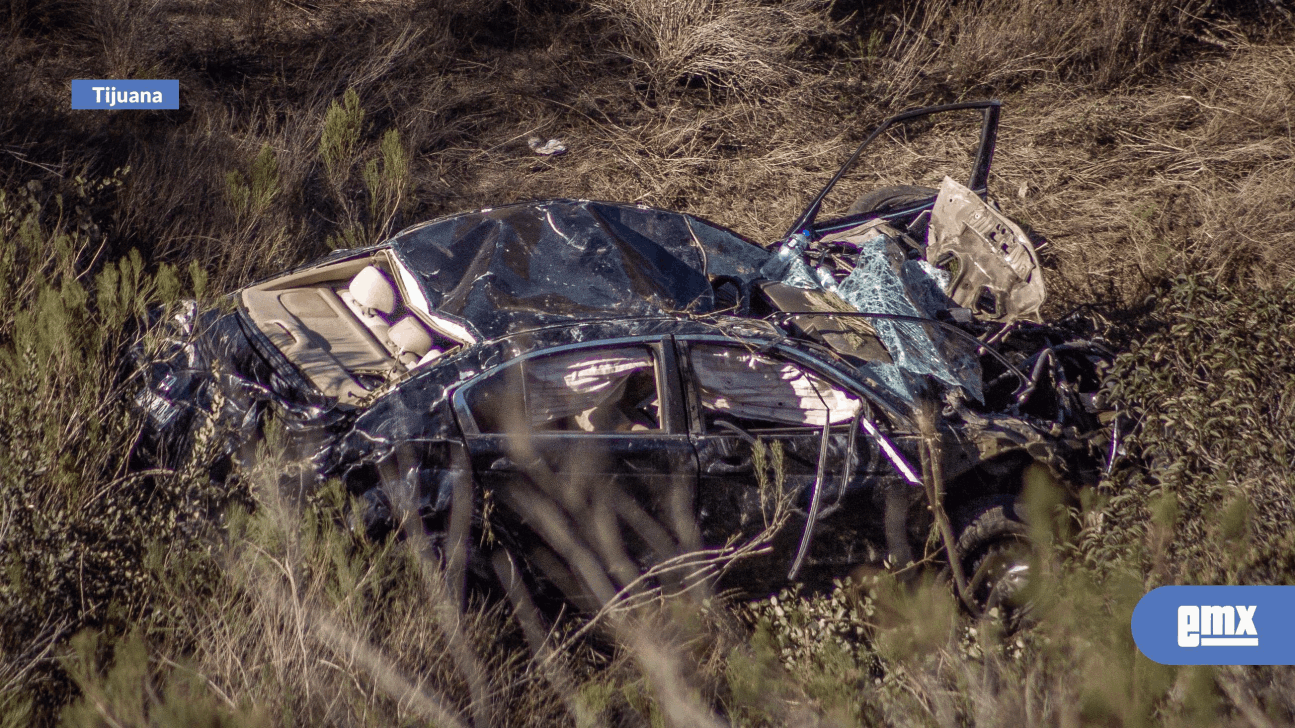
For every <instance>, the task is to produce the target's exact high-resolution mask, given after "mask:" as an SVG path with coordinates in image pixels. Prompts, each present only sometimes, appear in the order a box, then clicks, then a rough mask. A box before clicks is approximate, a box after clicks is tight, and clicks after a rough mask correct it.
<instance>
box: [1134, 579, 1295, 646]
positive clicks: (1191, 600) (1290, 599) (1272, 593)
mask: <svg viewBox="0 0 1295 728" xmlns="http://www.w3.org/2000/svg"><path fill="white" fill-rule="evenodd" d="M1292 613H1295V586H1162V587H1160V588H1159V589H1154V590H1152V591H1151V593H1149V594H1147V595H1146V596H1144V597H1142V599H1141V601H1139V602H1138V606H1137V607H1136V608H1135V609H1134V610H1133V620H1132V625H1131V626H1132V629H1133V641H1134V642H1136V643H1137V645H1138V649H1139V650H1141V651H1142V654H1144V655H1146V656H1147V657H1149V658H1151V659H1152V660H1155V661H1156V662H1159V663H1161V664H1165V665H1295V625H1293V624H1292V622H1291V620H1287V619H1282V618H1281V615H1284V614H1292ZM1260 635H1262V636H1263V640H1262V641H1261V640H1260V639H1259V637H1260ZM1201 648H1209V649H1201Z"/></svg>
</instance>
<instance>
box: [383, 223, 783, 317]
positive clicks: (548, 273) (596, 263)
mask: <svg viewBox="0 0 1295 728" xmlns="http://www.w3.org/2000/svg"><path fill="white" fill-rule="evenodd" d="M390 245H391V248H392V250H393V251H394V252H395V254H396V255H397V256H398V257H399V259H400V261H401V263H403V264H404V265H405V267H406V268H408V270H409V271H410V272H411V273H412V274H413V275H414V277H415V278H417V280H418V283H419V287H420V288H421V289H422V291H423V293H424V294H425V295H426V298H427V304H428V306H429V307H430V308H431V309H433V310H435V311H436V312H437V313H439V314H441V315H443V316H448V317H451V318H454V319H456V320H458V321H459V322H461V323H462V324H463V325H464V326H466V327H468V328H469V329H470V330H471V331H472V332H473V334H474V335H475V336H476V338H478V339H490V338H495V337H498V336H504V335H507V334H511V333H515V332H517V331H522V330H526V329H533V328H536V327H539V326H544V325H550V324H558V323H563V322H570V321H581V320H588V319H592V318H612V317H631V316H654V315H662V314H669V313H694V314H697V313H709V312H711V311H713V310H715V308H716V306H715V297H714V293H713V291H712V288H711V280H712V279H714V278H716V277H720V276H724V277H729V278H732V279H734V280H736V281H738V282H740V283H742V284H744V285H749V284H750V283H751V282H752V281H753V280H755V279H756V277H757V275H758V271H759V269H760V266H761V265H762V264H763V263H764V262H765V260H766V259H767V258H768V257H769V253H768V252H767V251H765V250H763V249H762V248H759V247H757V246H755V245H752V244H751V243H748V242H746V241H745V240H743V239H742V238H740V237H738V236H737V235H736V234H734V233H731V232H729V231H727V230H724V229H722V228H719V227H717V226H715V225H712V224H710V223H707V222H703V221H701V220H698V219H697V218H694V217H691V216H689V215H684V214H681V213H676V212H667V211H664V210H656V209H652V208H648V207H641V206H635V205H624V204H613V203H605V202H589V201H572V200H559V201H553V202H543V203H527V204H519V205H509V206H506V207H499V208H494V209H489V210H481V211H477V212H470V213H466V214H462V215H455V216H453V217H449V218H444V219H441V220H436V221H433V222H430V223H427V224H425V225H420V226H418V227H415V228H412V229H410V230H408V231H406V232H403V233H401V234H400V235H398V236H396V237H395V238H393V239H392V240H391V243H390Z"/></svg>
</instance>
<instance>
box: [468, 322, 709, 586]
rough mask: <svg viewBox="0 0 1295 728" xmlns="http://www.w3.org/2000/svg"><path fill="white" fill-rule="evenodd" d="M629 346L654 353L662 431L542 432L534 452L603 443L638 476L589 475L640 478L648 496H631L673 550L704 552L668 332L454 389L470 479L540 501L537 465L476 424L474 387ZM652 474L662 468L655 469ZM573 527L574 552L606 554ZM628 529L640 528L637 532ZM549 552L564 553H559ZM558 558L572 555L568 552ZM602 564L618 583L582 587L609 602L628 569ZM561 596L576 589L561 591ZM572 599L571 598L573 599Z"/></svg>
mask: <svg viewBox="0 0 1295 728" xmlns="http://www.w3.org/2000/svg"><path fill="white" fill-rule="evenodd" d="M625 346H635V347H646V348H648V349H650V350H651V351H653V352H654V359H655V362H656V364H657V366H656V385H657V393H658V397H659V400H660V401H659V414H658V419H659V424H660V425H661V428H660V430H659V431H651V432H570V431H558V432H542V431H541V432H533V433H530V434H529V437H530V438H531V443H532V446H533V447H534V448H535V452H538V453H540V456H541V457H542V458H543V457H546V456H548V455H552V454H554V453H556V452H557V451H559V450H562V449H563V446H564V445H566V446H567V447H566V448H565V449H566V450H567V454H569V453H570V452H573V451H575V449H576V448H580V447H590V446H592V447H595V448H596V447H599V446H600V445H601V444H606V447H607V450H608V451H609V452H608V457H607V459H606V460H604V461H603V462H606V463H608V464H610V465H613V466H614V465H615V464H616V463H617V462H619V460H618V459H617V458H626V459H629V460H633V461H634V462H636V463H637V464H638V465H639V466H640V467H639V468H638V469H633V468H627V469H626V470H627V471H630V470H633V472H620V471H618V470H612V471H610V472H606V473H603V471H596V472H591V473H589V475H595V476H596V475H599V474H605V475H607V476H609V477H608V479H607V481H606V482H608V483H609V484H612V483H615V482H616V481H617V480H618V479H620V478H626V479H628V480H629V481H630V482H631V486H633V480H634V479H635V478H646V479H649V480H648V486H647V488H648V490H649V492H648V493H646V494H644V493H643V492H642V489H635V490H636V491H637V492H636V493H635V492H632V493H631V495H632V496H633V497H635V500H636V502H637V503H638V505H639V506H640V507H643V508H644V510H645V511H646V512H647V514H648V515H652V514H654V513H656V512H658V511H661V517H660V519H658V520H665V521H666V529H665V531H666V534H667V535H669V536H671V537H672V538H673V541H674V543H673V548H675V549H677V550H678V551H680V552H683V551H692V550H696V549H697V548H700V538H699V536H698V534H697V531H696V522H695V511H696V505H695V503H696V492H697V482H698V481H697V456H696V450H695V448H694V447H693V443H692V440H691V438H690V437H689V434H688V428H687V422H686V415H685V409H684V400H683V394H682V391H681V386H682V385H681V379H680V376H679V366H678V359H677V355H676V353H675V349H674V344H673V337H672V336H671V335H669V334H652V335H641V336H627V337H618V338H614V339H602V340H599V341H592V342H589V341H586V342H578V343H572V344H563V345H558V346H551V347H544V348H540V349H536V350H534V351H529V352H526V353H525V354H522V355H520V356H516V357H513V358H510V359H509V360H507V361H505V362H502V363H500V364H498V365H496V366H493V367H490V368H489V369H486V370H485V371H483V372H481V373H479V374H477V375H475V376H473V377H472V378H470V379H467V380H465V381H464V382H462V383H460V384H458V385H457V386H456V387H455V388H454V391H453V392H451V393H450V399H451V404H452V409H453V411H454V415H455V418H456V419H457V420H458V423H459V430H460V432H461V433H462V436H463V441H464V444H465V447H466V449H467V451H468V456H469V459H470V461H471V470H472V475H473V479H474V481H475V482H476V484H477V486H478V487H479V488H481V489H483V490H490V491H496V490H500V491H502V492H504V494H505V495H504V497H505V498H507V497H508V492H509V490H510V489H511V488H512V486H517V487H518V488H521V489H522V490H525V491H526V493H527V494H528V495H529V496H530V497H534V496H536V495H537V494H538V490H539V489H538V488H536V487H535V482H534V478H531V477H530V476H529V475H528V474H527V467H534V464H532V465H530V466H528V464H526V463H521V464H518V463H514V462H512V461H511V458H510V457H509V456H508V454H507V452H508V447H509V444H508V440H509V438H510V437H513V436H510V435H508V434H506V433H485V432H482V431H481V430H480V428H479V427H478V424H477V421H476V418H475V417H474V416H473V414H472V411H471V407H470V406H469V404H468V401H467V393H468V392H470V391H471V390H472V388H473V387H474V386H476V385H478V384H480V383H482V382H484V381H487V380H488V379H489V378H491V377H493V376H495V375H496V374H498V373H499V372H502V371H504V370H505V369H507V368H509V367H514V366H521V365H522V363H523V362H525V361H528V360H532V359H538V358H541V357H546V356H551V355H560V354H564V353H570V352H577V351H589V352H591V353H593V352H597V351H602V350H608V349H616V348H618V347H625ZM649 439H650V440H651V441H653V444H654V446H644V445H646V444H647V440H649ZM635 441H637V442H639V443H643V444H642V445H639V446H637V447H636V446H635V445H634V444H633V443H634V442H635ZM617 445H622V446H623V447H622V448H621V449H617ZM496 454H498V455H502V457H499V458H497V459H495V460H494V461H493V462H491V463H489V464H487V463H485V460H488V459H491V458H493V457H494V456H495V455H496ZM653 468H657V469H656V470H653ZM532 472H533V471H532ZM651 479H655V480H651ZM656 488H659V490H655V492H652V491H653V490H654V489H656ZM517 492H520V491H517ZM644 497H646V498H647V502H646V503H645V502H644V500H643V498H644ZM656 498H660V499H661V502H655V499H656ZM515 510H516V509H515ZM564 515H566V516H570V515H572V514H569V513H566V514H564ZM572 525H573V527H572V528H571V531H570V533H568V534H562V538H569V539H571V540H572V541H573V544H574V545H572V546H571V547H570V548H572V549H580V548H584V549H585V550H586V552H588V553H606V551H605V550H603V551H602V552H600V551H599V550H598V549H597V548H593V547H592V546H594V544H592V543H591V541H592V539H591V538H589V537H588V536H587V535H584V534H582V533H581V529H580V527H581V526H582V525H583V524H572ZM645 525H646V527H647V528H649V529H650V528H651V524H645ZM622 527H625V526H622ZM629 527H630V528H636V527H635V526H629ZM539 535H540V536H541V537H542V538H544V539H545V540H546V541H551V540H553V539H552V537H553V536H554V535H555V534H552V533H550V534H549V536H547V537H546V536H544V534H539ZM552 550H553V551H559V550H558V549H556V548H554V549H552ZM649 551H650V552H651V553H652V554H655V550H653V549H649ZM560 555H562V556H564V557H566V556H567V554H560ZM673 555H675V554H669V556H673ZM568 560H570V559H568ZM604 566H606V567H608V569H607V570H608V571H609V572H610V573H611V575H612V577H613V578H612V579H611V580H610V582H615V584H612V583H610V582H609V583H602V584H591V583H589V582H590V581H591V580H589V579H586V580H585V582H586V583H584V584H583V588H585V589H588V590H590V591H592V592H593V596H594V597H595V598H596V600H598V601H601V602H604V603H605V602H606V600H607V599H608V598H609V594H608V593H607V589H609V588H610V589H612V590H613V591H614V590H615V589H616V588H618V587H623V586H624V585H625V582H626V574H627V569H626V568H624V567H625V564H623V563H622V564H620V565H619V566H617V565H616V564H604ZM594 581H596V580H594ZM558 586H559V587H562V585H561V584H558ZM564 591H571V590H569V589H564ZM568 596H574V595H573V594H568Z"/></svg>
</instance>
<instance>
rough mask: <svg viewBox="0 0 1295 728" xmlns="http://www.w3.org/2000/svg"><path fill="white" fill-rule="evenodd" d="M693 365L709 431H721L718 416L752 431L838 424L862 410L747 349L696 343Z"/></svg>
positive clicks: (816, 380) (815, 380) (810, 377)
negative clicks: (779, 427) (781, 427)
mask: <svg viewBox="0 0 1295 728" xmlns="http://www.w3.org/2000/svg"><path fill="white" fill-rule="evenodd" d="M691 362H692V369H693V373H694V375H695V377H696V380H697V390H698V394H699V397H700V400H701V406H702V411H703V416H704V418H705V422H704V423H703V424H704V425H705V428H706V430H707V431H708V432H715V431H722V430H720V429H719V423H718V422H717V420H719V419H720V418H723V419H724V420H725V421H728V422H730V423H735V424H737V425H739V426H741V427H743V428H745V429H750V430H759V429H761V428H769V427H778V426H786V425H803V426H809V427H822V426H823V425H824V424H828V423H830V424H833V425H837V424H842V423H846V422H849V421H851V420H852V419H854V416H855V415H856V414H857V413H858V412H859V409H860V406H861V405H860V402H859V400H858V399H857V398H855V397H854V396H853V395H851V394H850V393H848V392H845V391H843V390H841V389H838V388H836V387H834V386H832V385H831V384H829V383H828V382H827V381H825V380H824V379H822V378H821V377H819V376H816V375H814V374H812V373H810V372H807V371H805V370H804V369H803V368H801V367H799V366H797V365H795V364H792V363H790V362H787V361H783V360H780V359H775V358H772V357H769V356H765V355H762V354H758V353H755V352H752V351H748V350H746V349H741V348H737V347H721V346H705V345H701V346H697V345H694V346H693V347H692V350H691Z"/></svg>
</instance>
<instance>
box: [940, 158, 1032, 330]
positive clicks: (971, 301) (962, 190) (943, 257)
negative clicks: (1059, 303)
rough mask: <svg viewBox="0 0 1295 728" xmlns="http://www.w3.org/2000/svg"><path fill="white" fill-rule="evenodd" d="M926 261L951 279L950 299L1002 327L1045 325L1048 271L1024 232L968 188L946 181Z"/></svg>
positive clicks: (948, 290) (942, 185)
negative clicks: (1045, 272)
mask: <svg viewBox="0 0 1295 728" xmlns="http://www.w3.org/2000/svg"><path fill="white" fill-rule="evenodd" d="M926 260H927V261H929V262H931V263H932V264H934V265H935V266H937V267H939V268H942V269H944V270H947V271H949V272H950V274H951V280H950V281H949V285H948V288H947V289H946V290H947V292H948V294H949V297H950V298H952V299H953V300H954V301H955V302H956V303H957V305H959V306H962V307H964V308H969V309H971V310H972V311H973V312H974V313H975V314H976V315H977V316H978V317H981V318H984V319H986V320H989V321H997V322H1000V323H1011V322H1013V321H1019V320H1028V321H1035V322H1041V321H1042V319H1040V318H1039V308H1040V307H1041V306H1042V305H1043V300H1044V298H1045V297H1046V295H1047V294H1046V291H1045V290H1044V285H1043V270H1042V269H1041V268H1040V267H1039V257H1038V255H1037V254H1036V253H1035V251H1034V245H1033V244H1032V243H1031V242H1030V238H1029V237H1028V236H1027V235H1026V234H1025V232H1024V231H1023V230H1021V228H1020V226H1019V225H1017V224H1016V223H1014V222H1012V221H1011V220H1009V219H1008V218H1007V217H1006V216H1005V215H1003V214H1002V213H1001V212H999V211H997V210H995V209H994V208H993V207H990V206H989V204H988V203H986V202H985V201H984V200H982V199H980V197H978V196H977V195H976V194H975V193H974V192H972V191H971V190H970V189H967V187H965V186H963V185H960V184H958V183H957V182H954V181H953V180H952V179H950V178H949V177H945V178H944V182H943V184H941V185H940V194H939V195H938V196H937V197H936V198H935V208H934V209H933V210H932V212H931V224H930V228H929V229H928V233H927V247H926Z"/></svg>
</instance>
